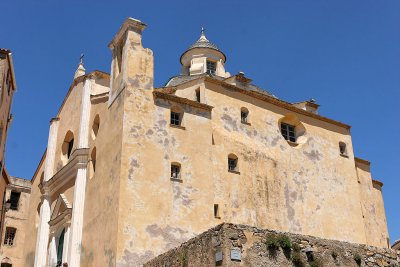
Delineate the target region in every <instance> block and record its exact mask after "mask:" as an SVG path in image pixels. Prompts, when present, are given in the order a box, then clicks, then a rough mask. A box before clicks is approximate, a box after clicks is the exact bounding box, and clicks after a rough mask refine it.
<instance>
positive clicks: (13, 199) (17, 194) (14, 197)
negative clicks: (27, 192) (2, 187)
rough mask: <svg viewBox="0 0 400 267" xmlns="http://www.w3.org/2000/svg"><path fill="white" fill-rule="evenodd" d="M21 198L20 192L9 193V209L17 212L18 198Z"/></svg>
mask: <svg viewBox="0 0 400 267" xmlns="http://www.w3.org/2000/svg"><path fill="white" fill-rule="evenodd" d="M20 197H21V193H20V192H15V191H11V195H10V202H11V203H10V204H11V205H10V209H12V210H18V204H19V198H20Z"/></svg>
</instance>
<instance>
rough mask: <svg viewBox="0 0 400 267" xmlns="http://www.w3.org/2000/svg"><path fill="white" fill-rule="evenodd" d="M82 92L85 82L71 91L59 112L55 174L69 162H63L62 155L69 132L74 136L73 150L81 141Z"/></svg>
mask: <svg viewBox="0 0 400 267" xmlns="http://www.w3.org/2000/svg"><path fill="white" fill-rule="evenodd" d="M82 90H83V82H79V83H78V84H76V85H75V86H74V87H73V88H72V89H71V90H70V92H69V94H68V95H67V97H66V99H65V102H64V103H63V106H62V108H61V110H60V111H59V114H58V117H59V118H60V121H59V128H58V133H57V141H56V144H57V146H56V153H55V159H54V173H56V172H58V171H59V170H60V169H61V168H62V167H63V166H64V165H65V164H66V162H67V161H64V162H63V160H62V156H61V155H62V145H63V143H64V139H65V135H66V134H67V132H68V131H71V132H72V133H73V135H74V146H73V150H75V149H76V147H77V144H78V140H79V125H80V114H81V105H82V104H81V102H82ZM73 150H72V151H73Z"/></svg>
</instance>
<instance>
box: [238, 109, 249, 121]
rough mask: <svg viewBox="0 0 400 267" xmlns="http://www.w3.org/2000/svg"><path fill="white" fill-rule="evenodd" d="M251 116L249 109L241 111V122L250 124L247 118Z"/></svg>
mask: <svg viewBox="0 0 400 267" xmlns="http://www.w3.org/2000/svg"><path fill="white" fill-rule="evenodd" d="M248 116H249V111H248V110H247V108H242V109H241V110H240V120H241V121H242V122H244V123H248V121H247V118H248Z"/></svg>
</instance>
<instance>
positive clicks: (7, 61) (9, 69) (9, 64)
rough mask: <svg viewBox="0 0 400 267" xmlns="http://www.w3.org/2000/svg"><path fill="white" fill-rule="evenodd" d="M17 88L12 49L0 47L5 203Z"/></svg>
mask: <svg viewBox="0 0 400 267" xmlns="http://www.w3.org/2000/svg"><path fill="white" fill-rule="evenodd" d="M16 89H17V86H16V82H15V74H14V65H13V60H12V54H11V51H10V50H8V49H3V48H0V201H1V203H2V204H3V203H4V193H5V189H6V186H7V184H8V183H9V177H8V174H7V171H6V169H5V166H4V155H5V151H6V140H7V133H8V129H9V128H10V125H11V122H12V114H11V104H12V100H13V96H14V93H15V91H16Z"/></svg>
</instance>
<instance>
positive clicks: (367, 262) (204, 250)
mask: <svg viewBox="0 0 400 267" xmlns="http://www.w3.org/2000/svg"><path fill="white" fill-rule="evenodd" d="M216 259H217V260H218V261H216ZM219 259H222V260H219ZM144 266H145V267H186V266H187V267H189V266H195V267H203V266H204V267H205V266H260V267H261V266H285V267H286V266H296V267H302V266H304V267H305V266H311V267H320V266H327V267H330V266H335V267H336V266H346V267H352V266H354V267H358V266H379V267H383V266H390V267H400V252H399V251H398V252H396V251H394V250H391V249H388V248H376V247H371V246H366V245H360V244H351V243H347V242H341V241H336V240H327V239H321V238H316V237H312V236H304V235H297V234H291V233H281V232H276V231H271V230H264V229H258V228H255V227H251V226H246V225H233V224H221V225H218V226H216V227H214V228H212V229H210V230H208V231H207V232H204V233H202V234H200V235H199V236H197V237H195V238H192V239H190V240H189V241H187V242H185V243H183V244H182V245H181V246H180V247H177V248H174V249H172V250H170V251H168V252H166V253H164V254H162V255H160V256H158V257H156V258H154V259H153V260H151V261H149V262H147V263H146V264H145V265H144Z"/></svg>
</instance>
